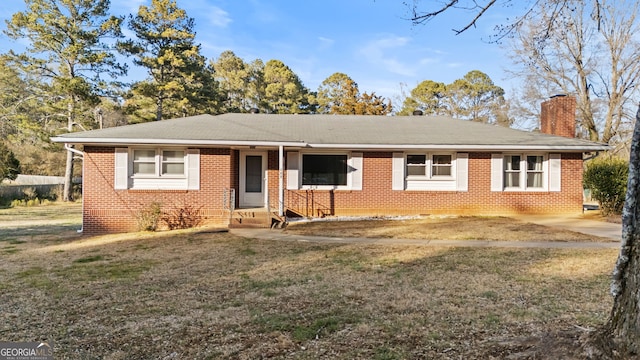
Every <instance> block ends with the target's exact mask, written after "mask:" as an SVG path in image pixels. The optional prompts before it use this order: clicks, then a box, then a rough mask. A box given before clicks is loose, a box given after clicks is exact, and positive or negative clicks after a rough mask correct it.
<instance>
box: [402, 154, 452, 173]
mask: <svg viewBox="0 0 640 360" xmlns="http://www.w3.org/2000/svg"><path fill="white" fill-rule="evenodd" d="M452 164H453V162H452V156H451V155H449V154H433V155H428V154H408V155H407V162H406V166H407V169H406V175H407V176H408V177H423V178H437V177H451V176H452Z"/></svg>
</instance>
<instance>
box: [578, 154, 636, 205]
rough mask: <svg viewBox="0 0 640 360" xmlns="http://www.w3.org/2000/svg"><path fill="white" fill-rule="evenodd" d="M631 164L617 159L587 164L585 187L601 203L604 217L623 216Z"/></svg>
mask: <svg viewBox="0 0 640 360" xmlns="http://www.w3.org/2000/svg"><path fill="white" fill-rule="evenodd" d="M628 174H629V162H628V161H626V160H622V159H616V158H608V159H607V158H603V159H594V160H592V161H590V162H589V163H587V167H586V170H585V172H584V178H583V184H584V187H585V188H587V189H590V190H591V197H592V198H594V199H595V200H597V201H598V202H599V203H600V209H601V211H602V214H603V215H609V214H621V213H622V208H623V206H624V198H625V194H626V192H627V177H628Z"/></svg>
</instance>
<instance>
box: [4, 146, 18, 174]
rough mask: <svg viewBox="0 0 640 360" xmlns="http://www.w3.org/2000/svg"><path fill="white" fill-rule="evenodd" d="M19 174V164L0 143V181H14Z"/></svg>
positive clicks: (11, 153)
mask: <svg viewBox="0 0 640 360" xmlns="http://www.w3.org/2000/svg"><path fill="white" fill-rule="evenodd" d="M19 173H20V162H19V161H18V159H16V157H15V155H14V154H13V152H11V151H10V150H9V149H8V148H7V146H6V145H5V144H4V143H1V142H0V181H2V180H4V179H9V180H15V179H16V178H17V177H18V174H19Z"/></svg>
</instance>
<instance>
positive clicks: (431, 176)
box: [404, 151, 456, 181]
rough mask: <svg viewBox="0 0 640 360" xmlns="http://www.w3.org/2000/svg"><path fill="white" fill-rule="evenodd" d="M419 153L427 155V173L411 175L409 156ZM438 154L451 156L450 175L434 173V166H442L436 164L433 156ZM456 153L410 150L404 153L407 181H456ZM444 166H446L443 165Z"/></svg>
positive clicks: (418, 154) (425, 165)
mask: <svg viewBox="0 0 640 360" xmlns="http://www.w3.org/2000/svg"><path fill="white" fill-rule="evenodd" d="M412 155H417V156H424V157H425V164H424V167H425V174H424V175H409V171H408V167H410V166H412V165H411V164H409V160H408V159H409V156H412ZM438 155H445V156H449V169H450V171H449V175H434V174H433V173H434V171H433V168H434V166H441V165H436V164H434V161H433V157H434V156H438ZM455 164H456V153H452V152H433V151H427V152H408V153H405V155H404V167H405V169H404V171H405V181H412V180H416V181H425V180H427V181H431V180H434V181H435V180H441V181H455V180H456V176H455V174H456V165H455ZM442 167H444V166H442Z"/></svg>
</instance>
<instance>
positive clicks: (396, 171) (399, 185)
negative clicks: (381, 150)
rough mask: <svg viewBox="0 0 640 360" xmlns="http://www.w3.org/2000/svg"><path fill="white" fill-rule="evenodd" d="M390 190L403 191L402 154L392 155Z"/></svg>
mask: <svg viewBox="0 0 640 360" xmlns="http://www.w3.org/2000/svg"><path fill="white" fill-rule="evenodd" d="M392 177H393V178H392V184H391V189H392V190H404V153H393V159H392Z"/></svg>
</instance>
